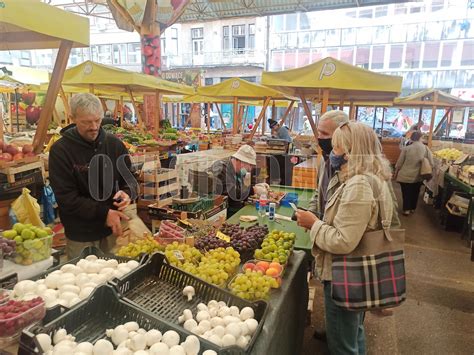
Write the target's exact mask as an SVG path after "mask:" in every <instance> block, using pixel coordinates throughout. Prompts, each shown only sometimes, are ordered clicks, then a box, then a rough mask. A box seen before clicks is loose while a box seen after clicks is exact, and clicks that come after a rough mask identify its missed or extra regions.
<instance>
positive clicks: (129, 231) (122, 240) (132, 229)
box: [116, 204, 152, 247]
mask: <svg viewBox="0 0 474 355" xmlns="http://www.w3.org/2000/svg"><path fill="white" fill-rule="evenodd" d="M122 212H123V213H124V214H126V215H127V216H128V217H129V218H130V219H129V220H128V221H122V235H121V236H120V237H118V238H117V241H116V244H117V247H121V246H124V245H127V244H129V243H135V242H136V241H137V240H140V239H143V238H145V237H146V236H151V235H152V234H151V231H150V230H149V229H148V228H147V226H146V225H145V223H143V221H142V220H141V218H140V217H138V214H137V205H136V204H131V205H129V206H127V208H125V210H123V211H122Z"/></svg>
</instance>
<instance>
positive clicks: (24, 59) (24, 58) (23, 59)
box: [20, 51, 31, 67]
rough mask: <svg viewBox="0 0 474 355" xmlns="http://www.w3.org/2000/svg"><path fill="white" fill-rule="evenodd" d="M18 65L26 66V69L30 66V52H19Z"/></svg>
mask: <svg viewBox="0 0 474 355" xmlns="http://www.w3.org/2000/svg"><path fill="white" fill-rule="evenodd" d="M20 65H22V66H26V67H29V66H31V52H30V51H21V53H20Z"/></svg>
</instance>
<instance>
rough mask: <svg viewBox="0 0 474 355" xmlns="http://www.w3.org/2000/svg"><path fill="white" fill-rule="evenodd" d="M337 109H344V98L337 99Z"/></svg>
mask: <svg viewBox="0 0 474 355" xmlns="http://www.w3.org/2000/svg"><path fill="white" fill-rule="evenodd" d="M339 110H340V111H342V110H344V99H341V100H340V101H339Z"/></svg>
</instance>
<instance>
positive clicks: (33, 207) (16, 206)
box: [12, 187, 44, 227]
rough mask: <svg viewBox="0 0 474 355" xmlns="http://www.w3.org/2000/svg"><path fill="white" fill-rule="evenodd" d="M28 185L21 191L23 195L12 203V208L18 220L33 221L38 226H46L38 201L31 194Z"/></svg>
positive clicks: (23, 221)
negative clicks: (41, 216)
mask: <svg viewBox="0 0 474 355" xmlns="http://www.w3.org/2000/svg"><path fill="white" fill-rule="evenodd" d="M30 192H31V191H30V190H28V189H27V188H26V187H24V188H23V190H22V191H21V196H20V197H18V198H17V199H16V200H15V201H13V203H12V210H13V212H14V213H15V215H16V218H17V220H18V222H20V223H31V224H32V225H34V226H36V227H44V224H43V222H42V221H41V218H40V206H39V204H38V201H37V200H36V199H35V198H34V197H32V196H31V195H30Z"/></svg>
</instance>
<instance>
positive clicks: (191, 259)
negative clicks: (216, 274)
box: [165, 242, 202, 271]
mask: <svg viewBox="0 0 474 355" xmlns="http://www.w3.org/2000/svg"><path fill="white" fill-rule="evenodd" d="M165 256H166V258H167V259H168V261H169V262H170V264H171V265H173V266H176V267H178V268H180V269H183V270H184V267H183V266H185V264H191V265H198V264H199V261H201V257H202V254H201V252H200V251H199V250H198V249H196V248H194V247H191V246H189V245H187V244H180V243H178V242H173V243H171V244H168V245H167V246H166V248H165ZM186 271H187V270H186Z"/></svg>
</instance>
